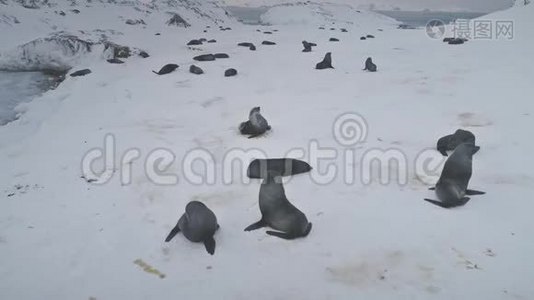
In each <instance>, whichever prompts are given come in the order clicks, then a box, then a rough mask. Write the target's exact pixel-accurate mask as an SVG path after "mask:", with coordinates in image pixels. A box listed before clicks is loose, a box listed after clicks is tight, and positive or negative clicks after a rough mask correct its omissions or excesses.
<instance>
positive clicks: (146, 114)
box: [0, 4, 534, 299]
mask: <svg viewBox="0 0 534 300" xmlns="http://www.w3.org/2000/svg"><path fill="white" fill-rule="evenodd" d="M0 8H2V4H0ZM80 9H81V10H82V13H81V14H80V15H82V14H83V7H82V8H80ZM93 9H94V11H97V10H99V9H100V11H101V13H102V16H103V17H102V20H103V21H102V22H101V23H100V24H94V20H93V23H91V24H92V25H91V26H92V27H91V28H89V30H92V29H96V28H98V27H101V28H104V29H114V28H115V27H114V26H118V27H117V29H116V30H118V31H120V32H121V33H122V34H117V35H113V38H114V39H115V41H117V42H121V43H125V44H128V45H131V46H135V47H139V48H142V49H144V50H146V51H147V52H148V53H149V54H150V57H149V58H146V59H142V58H140V57H136V56H132V57H130V58H128V59H126V60H125V61H126V63H125V64H122V65H112V64H108V63H107V62H106V61H105V60H104V59H95V57H91V59H88V60H86V61H81V62H80V63H79V65H75V66H73V70H77V69H82V68H90V69H91V70H92V73H91V74H89V75H87V76H85V77H77V78H71V77H67V79H66V80H65V81H64V82H63V83H62V84H61V85H60V86H59V87H58V88H57V89H55V90H52V91H49V92H47V93H45V94H44V95H43V96H42V97H40V98H38V99H36V100H34V101H32V102H31V103H29V104H27V105H25V106H24V107H23V108H24V111H25V113H24V114H22V115H21V117H20V118H19V119H18V120H16V121H14V122H12V123H9V124H7V125H5V126H1V127H0V165H1V166H2V172H0V183H1V191H2V196H1V198H0V257H2V262H1V263H0V299H42V298H45V299H48V298H55V299H154V298H158V299H177V298H179V299H182V298H183V299H187V298H190V299H207V298H211V299H248V298H251V297H254V298H257V299H286V298H292V299H355V298H362V299H531V298H532V296H533V295H534V286H533V285H532V283H531V281H532V278H533V277H534V260H533V259H532V258H531V255H532V253H533V252H534V239H533V238H532V237H533V236H534V225H533V223H532V213H531V211H530V209H531V208H534V206H533V204H532V200H531V198H530V196H531V195H532V191H533V190H532V189H533V186H532V182H533V179H534V170H533V169H532V166H533V165H534V156H533V155H532V153H533V151H534V143H532V142H531V141H530V137H531V128H532V126H533V123H534V120H533V114H534V103H533V102H532V99H530V95H532V94H533V93H534V87H533V86H532V79H533V78H534V76H533V75H534V71H532V70H534V60H532V59H531V57H532V50H533V45H534V37H533V36H534V26H533V25H534V19H533V18H532V16H533V13H534V5H529V6H526V7H522V6H517V7H514V8H512V9H510V10H508V11H504V12H500V13H496V14H494V15H491V16H486V17H485V19H488V18H490V19H494V20H513V21H514V30H515V31H514V33H515V36H514V38H513V40H496V39H492V40H487V41H481V40H472V41H469V42H467V43H466V44H464V45H457V46H452V45H448V44H445V43H442V42H441V41H439V40H433V39H430V38H428V37H427V36H426V34H425V31H424V30H398V29H396V26H395V23H394V22H392V21H391V20H390V19H387V18H382V17H381V18H379V19H378V18H374V17H373V16H374V14H367V13H365V12H364V14H365V19H366V21H362V22H358V21H357V20H358V19H356V21H354V24H347V23H346V22H340V24H332V23H331V22H329V23H327V22H326V20H332V18H335V16H330V15H328V16H327V17H326V19H320V17H317V16H316V18H314V19H313V20H312V22H311V24H303V23H301V24H299V25H295V24H292V25H283V24H286V23H292V22H285V21H284V20H282V18H281V17H279V18H278V17H277V18H278V19H277V20H280V21H281V22H280V24H278V25H273V26H269V27H266V26H245V25H238V24H235V23H234V22H233V21H232V20H227V21H226V22H228V24H232V25H231V27H232V30H229V31H220V30H218V28H217V27H218V24H214V23H213V22H211V21H207V20H206V21H205V22H204V23H203V22H200V21H199V22H197V23H196V24H193V26H191V27H189V28H186V29H184V28H174V27H168V26H167V25H164V21H165V17H164V15H165V14H164V13H162V14H161V15H159V17H154V19H152V21H151V22H147V25H146V26H140V27H128V26H129V25H128V26H127V25H124V26H122V25H120V26H119V25H118V24H119V22H118V21H117V23H113V22H111V21H110V20H112V17H111V16H112V15H113V14H114V12H115V10H114V9H110V10H107V9H101V8H98V7H94V8H93ZM17 10H18V8H17ZM46 10H47V11H48V10H49V9H46ZM53 10H57V9H54V8H52V11H53ZM116 10H119V8H116ZM94 11H93V12H94ZM133 11H136V10H133ZM24 12H25V13H27V12H26V11H24ZM31 13H32V14H37V13H38V11H37V10H32V11H31ZM13 14H15V13H13ZM124 14H125V16H127V17H128V18H130V16H129V15H128V14H127V13H124ZM287 15H289V14H287ZM274 17H275V16H273V19H275V18H274ZM297 17H298V18H299V19H301V20H302V19H303V18H300V17H306V18H308V16H307V15H306V16H297ZM17 18H18V19H21V20H22V23H21V24H20V26H24V24H25V23H24V18H22V17H20V16H18V17H17ZM343 18H345V17H343ZM57 20H63V19H61V17H60V16H56V15H54V16H53V17H50V18H49V22H52V23H53V22H55V21H57ZM83 20H84V21H83V22H82V21H80V22H78V23H79V24H81V23H84V22H86V23H87V24H89V23H90V22H89V20H86V19H83ZM323 20H324V21H323ZM145 21H146V20H145ZM57 22H59V21H57ZM61 22H63V21H61ZM106 22H109V23H106ZM78 23H77V24H78ZM122 23H123V20H122V21H120V24H122ZM62 24H63V25H62V26H65V27H66V26H67V25H68V24H70V23H68V22H65V23H62ZM208 24H210V26H211V28H210V29H208V32H206V33H204V32H203V30H204V29H205V25H208ZM317 24H323V25H325V26H326V30H319V29H318V26H317ZM82 25H83V24H82ZM82 25H76V26H77V27H78V26H80V28H81V26H82ZM13 26H15V25H13ZM330 27H334V28H336V29H337V30H334V31H330V30H329V28H330ZM339 27H344V28H347V29H348V31H349V32H347V33H342V32H340V31H339ZM20 28H22V29H20V31H17V30H19V29H17V30H13V29H11V31H10V30H9V28H8V27H6V26H4V27H0V29H1V30H2V31H1V34H2V36H5V34H8V33H13V34H14V33H18V34H19V36H16V37H12V36H11V35H8V37H7V38H6V40H9V41H10V43H11V45H10V47H7V46H6V47H5V48H3V49H2V50H6V49H8V48H10V49H11V48H13V47H15V46H16V45H19V44H22V43H25V42H28V41H29V40H32V39H34V38H38V37H42V36H43V35H46V34H49V33H50V32H52V30H53V29H51V28H48V29H46V30H45V29H43V32H39V33H37V32H36V33H35V35H32V36H28V37H27V38H26V37H22V36H20V35H22V33H23V32H30V31H31V30H30V29H28V28H25V27H24V28H23V27H20ZM257 29H260V31H266V30H269V31H271V32H272V33H273V34H264V33H262V32H257V31H256V30H257ZM378 29H382V31H380V30H378ZM47 30H48V31H47ZM61 30H63V28H61ZM73 30H74V29H73ZM76 30H78V28H77V29H76ZM274 30H278V31H274ZM156 32H160V33H161V35H160V36H156V35H154V34H155V33H156ZM367 34H372V35H374V36H375V37H376V38H375V39H369V40H366V41H361V40H360V39H359V38H360V36H362V35H367ZM201 37H205V38H207V39H210V38H214V39H216V40H217V43H214V44H205V45H202V46H195V47H194V48H192V49H191V48H189V47H187V46H186V45H185V44H186V43H187V42H188V41H189V40H190V39H193V38H201ZM330 37H337V38H339V39H340V42H328V40H329V38H330ZM263 40H272V41H274V42H276V43H277V45H274V46H262V45H260V44H261V42H262V41H263ZM302 40H307V41H311V42H316V43H317V44H318V46H317V47H315V48H314V50H313V52H311V53H302V52H301V49H302V45H301V41H302ZM244 41H250V42H254V43H255V44H256V46H257V51H250V50H249V49H247V48H244V47H237V45H236V44H237V43H238V42H244ZM217 52H225V53H228V54H229V55H230V58H229V59H220V60H216V61H212V62H194V61H193V60H192V57H194V56H196V55H199V54H204V53H217ZM326 52H332V57H333V65H334V67H335V69H332V70H322V71H318V70H314V66H315V64H316V63H317V62H319V61H320V60H321V59H322V58H323V56H324V54H325V53H326ZM368 56H372V57H373V60H374V61H375V63H376V64H377V65H378V72H376V73H367V72H364V71H362V68H363V62H364V60H365V59H366V58H367V57H368ZM0 58H1V57H0ZM166 63H177V64H179V65H180V68H179V69H178V70H177V71H176V72H174V73H171V74H169V75H165V76H157V75H155V74H153V73H152V72H151V70H157V69H159V68H160V67H161V66H162V65H164V64H166ZM192 63H195V64H196V65H198V66H200V67H201V68H203V69H204V71H205V74H204V75H200V76H196V75H192V74H190V73H189V72H188V69H189V66H190V64H192ZM230 67H233V68H236V69H237V70H238V72H239V74H238V76H236V77H232V78H225V77H224V76H223V73H224V70H225V69H227V68H230ZM253 106H261V108H262V113H263V115H264V116H265V117H266V118H267V120H269V122H270V124H271V125H272V127H273V130H272V131H271V132H270V133H269V134H267V135H266V136H264V137H262V138H258V139H246V138H244V137H243V136H240V135H239V134H238V131H237V125H238V124H239V122H241V121H243V120H245V119H246V117H247V115H248V111H249V110H250V108H252V107H253ZM348 112H354V113H357V114H359V115H360V116H362V117H363V118H365V121H366V125H367V129H368V130H367V135H366V136H365V139H363V138H362V140H361V141H360V143H359V144H357V145H355V146H349V147H345V146H343V145H341V144H340V143H339V140H337V139H336V136H335V135H334V134H333V131H334V127H335V126H334V124H335V122H336V119H337V118H338V117H339V116H342V115H344V114H346V113H348ZM457 128H464V129H468V130H471V131H473V132H474V133H475V134H476V136H477V143H478V144H479V145H480V146H481V151H480V152H479V153H477V154H476V155H475V157H474V173H473V177H472V180H471V183H470V185H471V186H472V188H474V189H480V190H484V191H486V192H487V194H486V195H483V196H477V197H473V198H472V200H471V201H470V202H469V203H468V204H467V205H466V206H464V207H461V208H457V209H451V210H444V209H440V208H438V207H435V206H432V205H429V204H428V203H425V202H424V201H423V200H422V199H423V198H425V197H433V194H432V193H431V192H430V191H428V190H427V188H428V187H429V186H431V185H432V182H427V180H428V179H430V180H434V181H435V179H436V178H435V177H432V176H430V175H431V174H430V175H429V174H427V175H428V176H417V174H416V172H415V163H416V162H417V161H418V160H417V158H418V157H420V156H419V155H420V154H421V153H426V154H428V153H434V152H433V151H425V150H428V149H432V148H433V147H434V146H435V143H436V141H437V139H438V138H439V137H440V136H443V135H445V134H449V133H451V132H453V131H454V130H456V129H457ZM107 134H112V135H113V137H114V139H115V142H116V144H115V145H116V159H115V160H114V162H113V166H112V169H113V170H114V173H113V177H112V178H111V180H110V181H109V182H107V183H105V184H94V183H88V182H87V180H86V179H83V178H81V176H82V170H81V164H82V158H83V157H84V155H85V154H86V153H87V152H89V151H90V150H91V149H94V148H102V147H103V146H104V139H105V137H106V135H107ZM313 142H316V143H317V144H318V145H319V146H320V147H321V148H330V149H333V150H334V151H335V152H336V153H337V154H338V157H337V158H336V159H333V160H322V161H320V162H312V159H311V158H310V156H311V155H312V153H310V152H309V151H308V149H309V146H310V144H313ZM134 148H135V149H137V150H138V151H139V153H140V157H139V158H138V159H137V160H134V161H133V162H132V163H128V162H125V163H123V162H121V158H122V155H123V154H124V153H125V152H126V150H128V149H134ZM161 148H164V149H167V150H170V151H172V152H173V153H174V154H175V160H174V162H173V163H172V165H171V166H170V167H169V168H168V169H167V170H166V171H165V173H172V174H176V175H178V178H179V182H178V184H175V185H167V186H164V185H158V184H155V183H154V182H152V181H151V180H150V179H149V177H148V176H147V174H146V173H145V171H144V169H145V168H144V165H145V161H146V160H147V158H149V157H151V155H150V153H151V152H152V151H154V150H155V149H161ZM295 148H301V149H305V150H306V153H305V158H304V159H305V160H307V161H310V162H312V165H313V166H314V170H313V172H312V174H311V175H312V176H308V175H299V176H295V177H294V178H293V179H292V180H290V182H288V183H287V184H286V185H285V188H286V193H287V196H288V198H289V199H290V200H291V201H292V202H293V203H294V205H295V206H297V207H298V208H299V209H301V210H302V211H303V212H304V213H305V214H306V215H307V217H308V219H309V220H310V222H312V223H313V229H312V231H311V233H310V235H309V236H308V237H306V238H304V239H298V240H294V241H286V240H281V239H278V238H275V237H271V236H268V235H266V234H265V230H257V231H253V232H244V231H243V229H244V228H245V227H246V226H248V225H250V224H251V223H253V222H255V221H257V220H258V218H259V216H260V214H259V208H258V203H257V202H258V191H259V186H260V182H259V181H258V180H251V182H249V183H243V182H241V173H240V172H235V173H234V176H233V177H232V178H230V179H231V180H230V182H227V183H225V182H223V176H222V172H223V171H224V166H223V162H224V158H225V155H226V154H227V153H229V152H232V151H234V152H233V153H235V150H236V149H243V150H250V149H258V150H261V151H263V152H264V153H266V154H267V155H268V156H269V157H281V156H285V155H286V154H287V152H288V151H289V150H291V149H295ZM194 149H197V151H198V150H199V149H201V150H202V151H204V152H203V153H206V152H205V151H208V152H209V153H210V155H211V156H212V158H213V160H214V162H215V165H216V174H217V175H216V178H215V179H216V180H215V182H214V183H211V184H208V183H205V184H194V183H192V182H188V181H187V180H186V175H187V174H185V173H186V172H184V170H183V169H182V162H183V160H184V158H186V157H191V156H190V155H189V154H188V153H191V151H193V150H194ZM373 149H374V150H381V151H383V150H394V151H399V152H400V153H403V154H404V155H405V156H406V161H407V169H406V170H407V182H406V183H405V184H398V183H397V181H396V180H391V181H390V182H388V183H386V184H381V183H380V182H379V180H378V177H379V175H378V174H377V173H373V174H372V176H371V179H372V182H371V183H370V184H364V183H363V181H364V180H363V179H364V178H363V177H364V174H365V168H364V166H365V162H364V161H363V158H364V157H366V153H368V152H367V151H370V150H373ZM349 150H351V151H354V152H355V153H356V156H355V159H354V161H352V162H351V161H349V162H347V161H346V160H344V159H343V157H342V155H343V154H344V153H348V152H347V151H349ZM434 154H435V153H434ZM243 156H246V155H243ZM438 157H439V156H438ZM328 163H330V164H332V163H333V165H334V166H336V167H337V168H338V170H339V172H338V174H337V176H334V177H333V178H332V180H331V182H329V183H327V184H320V183H319V182H317V178H318V174H319V173H321V172H324V171H325V169H326V167H327V164H328ZM345 165H348V167H346V168H345V167H344V166H345ZM125 166H131V169H132V175H131V183H127V184H124V183H123V182H121V181H124V180H125V178H124V177H122V178H121V172H120V171H121V170H123V169H124V167H125ZM95 167H100V168H101V167H102V161H97V162H96V163H95ZM197 167H198V166H197ZM235 169H238V168H237V167H235ZM388 170H389V171H396V168H395V167H394V166H391V168H388V167H386V168H385V170H382V171H388ZM345 171H347V172H353V175H354V180H353V182H351V183H350V184H347V183H346V178H345V176H343V172H345ZM438 173H439V172H438ZM122 175H125V174H122ZM419 175H421V174H419ZM401 177H402V176H401ZM393 179H395V176H393ZM191 200H199V201H202V202H204V203H205V204H206V205H207V206H208V207H210V208H211V209H212V210H213V211H214V212H215V214H216V215H217V218H218V221H219V224H220V226H221V229H220V230H219V231H218V232H217V233H216V235H215V240H216V242H217V248H216V251H215V255H213V256H210V255H209V254H207V253H206V251H205V250H204V246H203V245H202V244H193V243H190V242H188V241H187V240H186V239H185V238H184V237H183V236H182V235H178V236H177V237H176V238H175V239H174V240H173V241H172V242H170V243H164V242H163V239H164V238H165V236H166V235H167V234H168V232H169V231H170V229H171V228H172V227H173V226H174V225H175V223H176V221H177V220H178V218H179V216H180V215H181V214H182V213H183V211H184V207H185V205H186V204H187V202H189V201H191ZM134 262H135V263H134ZM143 263H146V264H148V265H150V266H152V267H153V268H155V269H157V270H158V272H160V273H162V274H164V275H165V276H157V275H155V274H152V273H150V272H145V271H144V270H143V268H142V267H141V266H140V265H143Z"/></svg>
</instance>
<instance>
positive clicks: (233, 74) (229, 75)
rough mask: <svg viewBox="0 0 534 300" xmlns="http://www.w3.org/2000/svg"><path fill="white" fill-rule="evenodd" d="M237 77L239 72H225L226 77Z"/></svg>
mask: <svg viewBox="0 0 534 300" xmlns="http://www.w3.org/2000/svg"><path fill="white" fill-rule="evenodd" d="M236 75H237V70H236V69H232V68H230V69H228V70H226V71H224V77H232V76H236Z"/></svg>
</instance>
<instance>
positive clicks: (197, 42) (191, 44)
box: [187, 40, 202, 46]
mask: <svg viewBox="0 0 534 300" xmlns="http://www.w3.org/2000/svg"><path fill="white" fill-rule="evenodd" d="M198 45H202V41H201V40H190V41H189V42H188V43H187V46H198Z"/></svg>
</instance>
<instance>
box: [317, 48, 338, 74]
mask: <svg viewBox="0 0 534 300" xmlns="http://www.w3.org/2000/svg"><path fill="white" fill-rule="evenodd" d="M333 68H334V67H332V53H330V52H328V53H326V55H325V56H324V58H323V61H321V62H320V63H318V64H317V65H315V69H317V70H323V69H333Z"/></svg>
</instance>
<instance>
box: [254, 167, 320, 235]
mask: <svg viewBox="0 0 534 300" xmlns="http://www.w3.org/2000/svg"><path fill="white" fill-rule="evenodd" d="M279 179H280V177H279V176H277V175H276V174H273V173H272V172H269V174H268V176H267V178H265V179H264V180H263V183H262V184H261V187H260V196H259V206H260V212H261V219H260V220H259V221H258V222H256V223H254V224H252V225H250V226H248V227H247V228H245V231H252V230H256V229H259V228H263V227H266V226H269V227H271V228H272V229H275V230H277V231H267V232H266V233H267V234H268V235H272V236H276V237H279V238H283V239H286V240H292V239H296V238H300V237H306V236H307V235H308V234H309V233H310V231H311V229H312V223H310V222H308V219H307V218H306V215H304V213H303V212H301V211H300V210H299V209H298V208H296V207H295V206H293V204H291V202H289V200H287V197H286V194H285V191H284V185H283V184H282V183H281V182H277V181H279Z"/></svg>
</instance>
